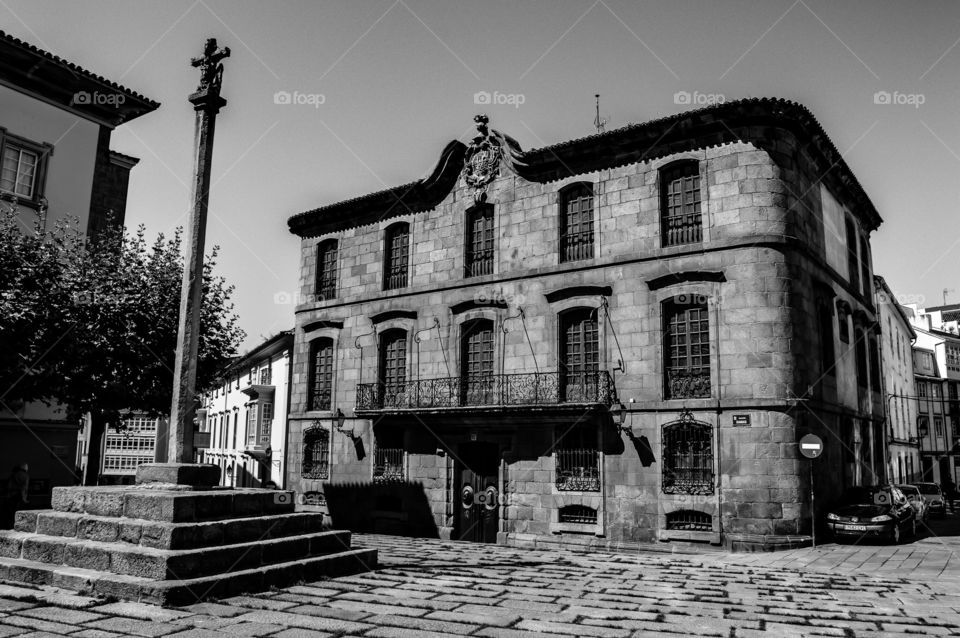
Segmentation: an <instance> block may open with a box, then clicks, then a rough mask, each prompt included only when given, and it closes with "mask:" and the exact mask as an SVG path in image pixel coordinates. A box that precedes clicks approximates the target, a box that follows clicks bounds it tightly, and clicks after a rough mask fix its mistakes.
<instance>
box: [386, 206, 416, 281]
mask: <svg viewBox="0 0 960 638" xmlns="http://www.w3.org/2000/svg"><path fill="white" fill-rule="evenodd" d="M385 244H386V254H385V255H384V282H383V287H384V289H385V290H396V289H397V288H404V287H406V285H407V271H408V270H409V267H410V225H409V224H406V223H399V224H394V225H393V226H391V227H390V228H388V229H387V234H386V240H385Z"/></svg>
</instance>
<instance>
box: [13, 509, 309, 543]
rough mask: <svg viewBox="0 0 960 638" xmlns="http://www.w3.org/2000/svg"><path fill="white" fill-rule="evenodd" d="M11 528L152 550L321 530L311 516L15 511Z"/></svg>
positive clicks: (296, 514)
mask: <svg viewBox="0 0 960 638" xmlns="http://www.w3.org/2000/svg"><path fill="white" fill-rule="evenodd" d="M14 530H15V531H18V532H29V533H37V534H45V535H47V536H63V537H68V538H77V539H78V540H89V541H100V542H106V543H112V542H123V543H129V544H132V545H143V546H144V547H154V548H157V549H194V548H198V547H211V546H216V545H224V544H227V545H233V544H237V543H248V542H254V541H258V540H261V539H272V538H284V537H287V536H298V535H302V534H306V533H311V532H320V531H323V515H321V514H317V513H311V512H297V513H291V514H275V515H273V516H270V517H268V518H264V517H260V516H250V517H246V518H235V519H227V520H220V521H203V522H199V523H167V522H163V521H151V520H145V519H134V518H116V517H111V516H96V515H93V514H86V513H76V512H57V511H55V510H48V511H30V510H25V511H21V512H17V518H16V523H15V525H14Z"/></svg>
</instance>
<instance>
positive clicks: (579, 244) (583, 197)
mask: <svg viewBox="0 0 960 638" xmlns="http://www.w3.org/2000/svg"><path fill="white" fill-rule="evenodd" d="M592 257H593V186H592V185H590V184H576V185H574V186H572V187H570V188H568V189H566V190H564V191H563V192H562V193H561V194H560V261H561V263H562V262H568V261H579V260H581V259H591V258H592Z"/></svg>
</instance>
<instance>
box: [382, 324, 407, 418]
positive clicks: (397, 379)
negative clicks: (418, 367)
mask: <svg viewBox="0 0 960 638" xmlns="http://www.w3.org/2000/svg"><path fill="white" fill-rule="evenodd" d="M406 381H407V333H406V332H404V331H403V330H389V331H387V332H384V333H383V335H381V337H380V387H381V392H382V397H383V401H382V403H383V405H384V406H385V407H404V406H405V405H406V389H407V383H406Z"/></svg>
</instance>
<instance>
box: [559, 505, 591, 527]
mask: <svg viewBox="0 0 960 638" xmlns="http://www.w3.org/2000/svg"><path fill="white" fill-rule="evenodd" d="M557 520H558V521H559V522H561V523H576V524H579V525H593V524H595V523H596V522H597V510H596V509H595V508H593V507H588V506H587V505H565V506H564V507H561V508H560V511H559V512H558V514H557Z"/></svg>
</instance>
